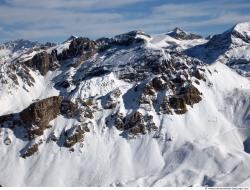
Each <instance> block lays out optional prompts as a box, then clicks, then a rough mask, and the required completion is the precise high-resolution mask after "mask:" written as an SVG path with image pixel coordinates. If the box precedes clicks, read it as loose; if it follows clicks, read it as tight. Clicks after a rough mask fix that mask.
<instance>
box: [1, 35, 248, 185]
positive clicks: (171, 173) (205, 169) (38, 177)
mask: <svg viewBox="0 0 250 190" xmlns="http://www.w3.org/2000/svg"><path fill="white" fill-rule="evenodd" d="M145 40H147V43H146V47H147V48H148V49H154V50H162V52H164V51H163V49H171V48H177V50H179V51H184V50H185V49H188V48H191V47H192V46H195V45H198V44H204V43H206V42H207V41H206V40H204V39H197V40H193V41H189V40H184V41H180V40H176V39H174V38H171V37H170V36H167V35H164V34H162V35H156V36H153V37H151V38H145ZM68 45H69V44H66V45H65V44H63V45H61V46H60V45H58V46H57V49H58V50H62V49H64V48H67V47H68ZM132 48H134V47H132ZM247 48H248V49H249V47H247ZM49 51H50V50H49ZM235 51H236V50H235ZM2 54H4V52H2ZM232 55H235V56H241V53H237V52H235V54H233V53H232ZM133 56H134V51H133V49H131V52H130V50H129V49H128V50H126V53H124V54H123V53H121V54H116V55H113V57H112V56H111V57H110V58H108V59H107V58H105V57H101V56H99V57H98V55H96V59H97V61H96V66H98V64H99V65H105V64H106V65H107V66H108V64H111V66H112V68H114V71H116V70H117V69H116V67H117V68H118V65H122V64H123V63H124V62H126V61H128V60H129V59H132V58H133ZM165 56H166V59H167V58H168V55H167V54H166V55H165ZM93 59H95V58H93ZM109 66H110V65H109ZM207 68H208V69H209V70H210V71H211V73H212V74H210V73H209V72H207V71H206V79H207V81H206V82H204V81H202V82H201V84H200V85H196V87H197V88H198V89H199V90H200V91H201V92H202V94H203V95H202V101H201V102H200V103H198V104H195V105H194V106H193V108H190V109H188V112H187V113H186V114H184V115H176V114H174V115H158V114H157V113H155V112H154V111H153V110H151V111H150V114H152V115H153V116H154V121H155V123H156V124H157V125H158V126H160V130H159V131H158V133H157V134H153V133H152V134H147V135H142V136H138V137H137V138H135V139H126V138H123V137H122V136H121V135H120V131H118V130H117V129H116V128H115V127H113V128H107V127H105V117H106V116H108V115H109V114H110V110H103V109H102V110H99V111H97V112H96V113H95V121H94V122H93V126H92V129H91V132H90V133H87V134H86V136H85V140H84V146H83V147H80V146H78V147H77V148H76V149H75V152H70V151H69V150H68V149H66V148H64V147H61V148H60V147H58V145H56V144H55V143H43V144H42V145H41V147H40V148H39V152H38V153H36V154H35V155H33V156H32V157H29V158H26V159H23V158H21V157H20V155H19V154H20V153H19V150H20V149H21V148H22V147H23V146H24V145H25V143H24V142H23V141H22V140H20V139H18V138H15V136H14V134H12V131H11V130H8V129H5V130H2V131H1V133H0V139H1V141H0V160H1V164H0V171H1V172H0V184H1V185H3V186H196V185H198V186H200V185H208V186H237V185H240V186H248V185H250V165H249V163H250V154H249V153H247V152H246V151H244V148H246V147H244V142H245V141H246V140H247V139H248V138H250V129H249V127H250V99H249V98H250V96H249V95H250V81H249V80H248V79H247V78H246V77H243V76H240V75H239V74H237V73H236V72H235V71H233V70H232V69H230V68H229V67H227V66H226V65H224V64H222V63H221V62H220V61H217V62H215V63H213V64H211V65H208V66H207ZM78 69H81V66H79V67H78V68H74V69H73V68H69V69H68V70H60V69H57V70H56V71H54V72H48V73H47V75H46V76H45V77H42V76H41V75H39V74H38V73H37V72H32V76H33V77H34V78H35V85H34V86H33V87H30V88H29V89H28V91H26V90H24V89H22V88H17V89H15V88H14V89H12V90H11V92H8V91H7V90H6V89H4V88H0V89H1V90H0V105H1V109H0V114H1V115H3V114H6V113H11V112H18V111H21V110H22V109H24V108H26V107H27V106H28V105H29V104H30V103H32V102H33V101H34V100H36V99H44V98H46V97H50V96H53V95H59V94H60V92H59V91H58V90H56V89H55V88H54V83H55V82H56V81H57V80H60V77H62V76H64V75H63V74H64V72H68V73H70V76H75V77H79V78H80V77H81V76H82V75H80V74H81V72H80V73H78V74H79V76H78V75H77V76H76V73H77V71H78ZM209 82H211V83H212V84H213V85H212V86H211V85H209ZM131 85H132V84H131V83H128V82H125V81H122V80H119V79H118V78H117V77H116V75H115V74H114V73H113V72H111V73H109V74H106V75H103V76H100V77H93V78H90V79H86V80H83V81H81V83H80V84H79V86H78V87H77V88H76V89H73V91H72V93H71V94H70V95H69V96H70V97H71V98H73V99H74V98H77V97H81V98H86V97H92V96H95V97H96V99H98V97H101V96H104V95H106V94H107V93H108V92H110V91H111V90H114V89H116V88H118V87H119V88H120V89H121V91H122V93H123V94H126V92H127V91H128V90H129V89H130V88H131ZM21 86H22V83H21ZM64 93H67V92H64ZM64 95H65V94H64ZM133 96H134V95H133V94H131V96H130V97H124V96H122V97H121V99H120V105H119V110H120V112H122V113H130V112H131V111H132V110H131V109H127V107H126V106H125V105H124V104H125V103H126V101H129V99H132V98H133ZM124 98H128V99H124ZM99 103H100V102H99ZM100 104H101V103H100ZM139 111H141V112H142V113H144V112H147V110H145V109H143V108H140V110H139ZM74 123H77V121H76V120H74V119H65V118H64V117H63V116H61V115H60V116H58V117H57V118H56V119H55V120H53V121H52V122H51V124H53V125H54V127H53V128H52V129H48V130H46V131H45V136H44V137H46V136H48V135H49V133H50V132H51V130H55V133H57V132H58V133H59V131H60V130H62V129H63V128H67V127H70V126H71V125H72V124H74ZM7 134H8V135H9V136H10V137H11V139H12V143H11V145H9V146H6V145H4V143H3V139H4V137H5V136H6V135H7ZM169 138H171V139H172V141H169ZM249 146H250V143H249Z"/></svg>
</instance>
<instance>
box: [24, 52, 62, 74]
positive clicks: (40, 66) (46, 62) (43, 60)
mask: <svg viewBox="0 0 250 190" xmlns="http://www.w3.org/2000/svg"><path fill="white" fill-rule="evenodd" d="M24 64H25V65H27V66H29V67H31V68H33V69H36V70H38V71H39V72H40V73H41V74H42V75H45V74H46V73H47V72H48V71H49V70H52V71H53V70H55V69H56V68H57V67H58V64H57V58H56V57H55V56H53V55H50V54H48V53H47V52H46V51H43V52H41V53H38V54H36V55H34V57H33V58H32V59H30V60H28V61H26V62H24Z"/></svg>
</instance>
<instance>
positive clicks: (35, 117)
mask: <svg viewBox="0 0 250 190" xmlns="http://www.w3.org/2000/svg"><path fill="white" fill-rule="evenodd" d="M62 100H63V98H62V97H59V96H53V97H50V98H46V99H43V100H40V101H38V102H34V103H32V104H31V105H30V106H29V107H28V108H26V109H25V110H23V111H22V112H21V113H20V118H21V120H22V122H23V123H24V124H25V126H26V128H27V130H28V136H29V138H30V139H32V138H34V137H35V136H36V135H37V136H40V135H42V134H43V131H44V130H45V129H46V128H48V124H49V122H50V121H51V120H53V119H54V118H56V117H57V115H58V114H59V113H60V108H61V103H62Z"/></svg>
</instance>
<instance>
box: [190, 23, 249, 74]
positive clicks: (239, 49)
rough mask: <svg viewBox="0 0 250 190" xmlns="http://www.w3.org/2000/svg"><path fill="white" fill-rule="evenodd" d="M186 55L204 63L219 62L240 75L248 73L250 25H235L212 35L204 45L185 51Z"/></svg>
mask: <svg viewBox="0 0 250 190" xmlns="http://www.w3.org/2000/svg"><path fill="white" fill-rule="evenodd" d="M187 54H188V55H190V56H194V57H196V58H199V59H201V60H203V61H204V62H206V63H209V64H210V63H213V62H215V61H220V62H221V63H224V64H227V65H229V66H230V67H232V68H233V69H235V70H236V71H237V72H239V73H240V74H243V75H245V76H249V74H250V73H249V72H250V57H249V55H250V23H249V22H244V23H239V24H236V25H235V26H234V27H233V28H231V29H230V30H227V31H225V32H224V33H222V34H218V35H214V36H213V37H212V38H211V39H210V40H209V41H208V42H207V43H206V44H202V45H198V46H195V47H193V48H191V49H189V50H187Z"/></svg>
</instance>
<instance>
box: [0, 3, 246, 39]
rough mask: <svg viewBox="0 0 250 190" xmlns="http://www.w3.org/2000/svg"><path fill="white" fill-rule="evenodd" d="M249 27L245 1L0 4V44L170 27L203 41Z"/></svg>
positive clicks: (168, 28)
mask: <svg viewBox="0 0 250 190" xmlns="http://www.w3.org/2000/svg"><path fill="white" fill-rule="evenodd" d="M245 21H250V0H199V1H198V0H183V1H181V0H0V41H7V40H10V39H19V38H24V39H29V40H35V41H41V42H46V41H52V42H61V41H64V40H65V39H66V38H68V37H69V36H70V35H77V36H87V37H90V38H92V39H95V38H99V37H103V36H113V35H116V34H120V33H123V32H127V31H130V30H136V29H141V30H143V31H145V32H147V33H149V34H157V33H164V32H167V31H169V30H171V29H173V28H175V27H176V26H178V27H180V28H183V29H184V30H187V31H191V32H196V33H199V34H202V35H203V36H206V35H209V34H216V33H221V32H223V31H224V30H227V29H229V28H230V27H232V26H233V25H234V24H236V23H238V22H245Z"/></svg>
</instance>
